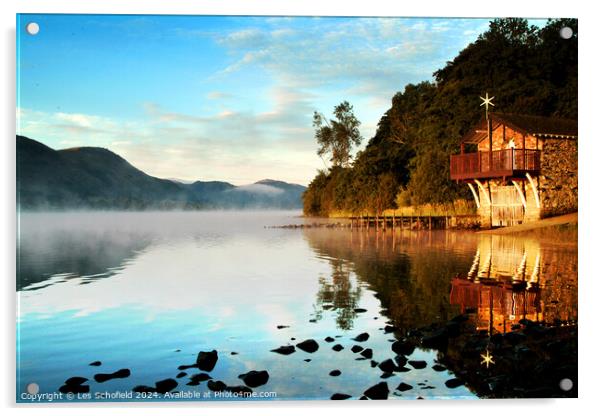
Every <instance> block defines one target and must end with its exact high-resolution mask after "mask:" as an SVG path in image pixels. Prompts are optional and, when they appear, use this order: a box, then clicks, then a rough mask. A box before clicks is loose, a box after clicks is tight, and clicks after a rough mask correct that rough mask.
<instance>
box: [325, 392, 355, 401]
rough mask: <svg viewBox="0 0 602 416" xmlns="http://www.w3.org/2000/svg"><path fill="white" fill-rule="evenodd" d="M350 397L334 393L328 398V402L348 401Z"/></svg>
mask: <svg viewBox="0 0 602 416" xmlns="http://www.w3.org/2000/svg"><path fill="white" fill-rule="evenodd" d="M350 398H351V396H350V395H348V394H345V393H335V394H333V395H332V396H330V400H347V399H350Z"/></svg>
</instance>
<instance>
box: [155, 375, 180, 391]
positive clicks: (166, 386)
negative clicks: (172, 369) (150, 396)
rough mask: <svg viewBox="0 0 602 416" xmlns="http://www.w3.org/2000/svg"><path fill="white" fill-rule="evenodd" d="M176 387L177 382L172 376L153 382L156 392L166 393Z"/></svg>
mask: <svg viewBox="0 0 602 416" xmlns="http://www.w3.org/2000/svg"><path fill="white" fill-rule="evenodd" d="M176 387H178V382H177V381H175V380H174V379H173V378H166V379H165V380H159V381H157V382H156V383H155V389H156V390H157V393H167V392H169V391H172V390H173V389H175V388H176Z"/></svg>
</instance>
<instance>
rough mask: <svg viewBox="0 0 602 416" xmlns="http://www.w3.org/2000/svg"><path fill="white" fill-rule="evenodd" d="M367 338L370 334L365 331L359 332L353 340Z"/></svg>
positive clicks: (359, 340)
mask: <svg viewBox="0 0 602 416" xmlns="http://www.w3.org/2000/svg"><path fill="white" fill-rule="evenodd" d="M368 338H370V335H369V334H368V333H367V332H362V333H361V334H359V335H358V336H356V337H355V338H353V340H354V341H357V342H364V341H368Z"/></svg>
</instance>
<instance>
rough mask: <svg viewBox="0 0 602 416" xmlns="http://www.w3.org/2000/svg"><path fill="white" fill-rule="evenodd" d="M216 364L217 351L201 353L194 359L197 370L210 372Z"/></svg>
mask: <svg viewBox="0 0 602 416" xmlns="http://www.w3.org/2000/svg"><path fill="white" fill-rule="evenodd" d="M216 363H217V351H216V350H212V351H201V352H199V355H197V357H196V365H197V367H198V368H199V370H202V371H211V370H213V368H214V367H215V364H216Z"/></svg>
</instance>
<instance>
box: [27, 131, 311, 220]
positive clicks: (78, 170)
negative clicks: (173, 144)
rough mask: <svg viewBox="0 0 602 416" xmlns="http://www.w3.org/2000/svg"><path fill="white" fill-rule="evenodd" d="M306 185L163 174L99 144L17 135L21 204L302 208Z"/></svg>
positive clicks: (53, 206)
mask: <svg viewBox="0 0 602 416" xmlns="http://www.w3.org/2000/svg"><path fill="white" fill-rule="evenodd" d="M303 191H305V187H304V186H301V185H294V184H289V183H286V182H281V181H275V180H270V179H265V180H262V181H259V182H257V183H254V184H250V185H244V186H238V187H237V186H234V185H232V184H230V183H228V182H219V181H210V182H202V181H196V182H193V183H183V182H180V181H178V180H169V179H160V178H155V177H153V176H150V175H147V174H146V173H144V172H142V171H141V170H139V169H137V168H135V167H134V166H132V165H131V164H130V163H129V162H128V161H127V160H125V159H123V158H122V157H121V156H119V155H117V154H115V153H113V152H111V151H110V150H107V149H103V148H99V147H77V148H71V149H64V150H54V149H51V148H50V147H48V146H45V145H43V144H42V143H39V142H37V141H35V140H32V139H29V138H27V137H24V136H17V204H18V205H19V206H20V208H21V209H26V210H27V209H33V210H43V209H67V208H70V209H78V208H82V209H85V208H93V209H131V210H136V209H240V208H266V209H269V208H278V209H295V208H301V195H302V193H303Z"/></svg>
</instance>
